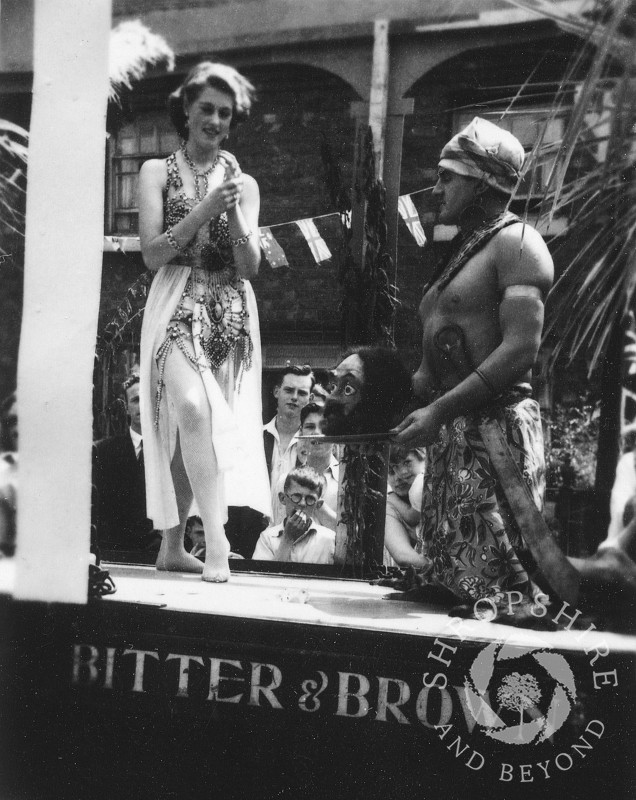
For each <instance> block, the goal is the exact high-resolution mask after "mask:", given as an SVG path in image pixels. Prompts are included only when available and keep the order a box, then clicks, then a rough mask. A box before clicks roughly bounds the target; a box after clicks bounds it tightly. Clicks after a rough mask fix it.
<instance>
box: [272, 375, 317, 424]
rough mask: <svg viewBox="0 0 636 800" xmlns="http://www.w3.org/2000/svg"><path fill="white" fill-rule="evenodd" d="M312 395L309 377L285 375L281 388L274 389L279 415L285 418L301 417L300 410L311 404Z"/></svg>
mask: <svg viewBox="0 0 636 800" xmlns="http://www.w3.org/2000/svg"><path fill="white" fill-rule="evenodd" d="M310 393H311V377H310V376H309V375H289V374H287V375H285V376H284V377H283V381H282V383H281V384H280V386H276V387H275V388H274V397H275V398H276V400H277V404H276V410H277V412H278V414H280V415H281V416H285V417H289V416H295V415H296V414H298V415H300V409H301V408H304V407H305V406H306V405H307V403H308V402H309V395H310Z"/></svg>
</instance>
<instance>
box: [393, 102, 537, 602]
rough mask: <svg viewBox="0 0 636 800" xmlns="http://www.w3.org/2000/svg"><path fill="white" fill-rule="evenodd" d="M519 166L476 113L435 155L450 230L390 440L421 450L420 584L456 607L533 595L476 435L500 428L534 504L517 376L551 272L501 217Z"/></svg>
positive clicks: (528, 402) (532, 343)
mask: <svg viewBox="0 0 636 800" xmlns="http://www.w3.org/2000/svg"><path fill="white" fill-rule="evenodd" d="M523 160H524V151H523V148H522V146H521V144H520V143H519V142H518V140H517V139H516V138H515V137H514V136H512V134H510V133H508V132H507V131H504V130H502V129H500V128H499V127H497V126H496V125H493V124H492V123H490V122H487V121H486V120H483V119H480V118H478V117H476V118H475V119H474V120H473V121H472V122H471V123H470V125H468V126H467V128H465V129H464V130H463V131H462V132H461V133H460V134H458V135H457V136H454V137H453V139H451V141H450V142H449V143H448V144H447V145H446V146H445V147H444V149H443V150H442V154H441V159H440V162H439V179H438V181H437V184H436V186H435V188H434V190H433V194H434V196H435V197H436V198H437V199H438V200H439V217H438V219H439V222H440V223H442V224H446V225H456V226H458V227H459V234H458V236H457V237H456V239H455V240H454V242H453V250H452V252H451V255H450V257H449V260H448V261H447V262H446V263H445V264H443V265H440V267H439V269H438V271H437V273H436V274H435V275H434V276H433V279H432V280H431V282H430V283H429V284H428V286H427V287H425V290H424V297H423V299H422V303H421V305H420V310H419V311H420V317H421V320H422V327H423V340H422V362H421V364H420V367H419V369H418V370H417V372H416V373H415V375H414V376H413V388H414V391H415V393H416V394H417V395H418V397H420V398H421V399H422V400H423V401H424V402H425V403H427V404H426V405H424V406H423V407H422V408H419V409H417V410H416V411H414V412H412V413H411V414H409V415H408V416H407V417H406V418H405V419H404V420H403V421H402V422H401V423H400V424H399V425H398V426H397V427H396V428H395V433H396V436H395V441H396V442H397V443H399V444H408V445H409V446H426V447H427V448H428V450H427V466H426V478H425V485H424V496H423V508H422V511H423V522H424V541H425V546H426V554H427V555H428V556H429V558H431V559H432V562H433V568H432V571H431V574H430V576H429V580H432V581H433V582H435V583H438V584H442V585H444V586H446V587H447V588H448V589H450V590H451V591H452V592H454V593H455V594H456V595H457V596H458V597H460V598H461V599H463V600H464V601H474V600H475V599H479V598H480V597H493V596H497V595H500V596H501V595H502V594H503V593H505V592H506V591H518V592H521V593H522V594H523V595H524V596H526V597H528V596H532V595H533V594H534V592H535V591H536V587H535V586H534V584H533V583H532V580H531V571H532V569H533V568H534V564H533V563H532V559H531V558H530V557H529V553H528V552H527V550H526V547H525V544H524V542H523V539H522V537H521V533H520V531H519V529H518V527H517V526H516V524H515V522H514V519H513V518H512V516H511V514H510V511H509V509H508V506H507V504H506V503H505V502H503V503H502V500H503V494H502V490H501V487H500V485H499V482H498V479H497V475H496V473H495V471H494V469H493V466H492V463H491V461H490V458H489V456H488V453H487V450H486V448H485V446H484V444H483V441H482V439H481V437H480V434H479V428H478V426H479V423H480V422H481V421H483V419H484V418H491V419H492V418H494V419H496V420H498V421H499V422H500V424H501V427H502V429H503V431H505V433H506V436H507V438H508V441H509V443H510V444H511V445H512V450H513V453H514V456H515V459H516V460H517V463H518V464H519V466H520V468H521V470H522V473H523V475H524V478H525V480H526V481H527V483H528V485H529V488H530V489H531V491H532V493H533V497H534V500H535V502H536V504H537V506H538V507H539V508H540V507H541V504H542V493H543V476H544V471H545V468H544V455H543V440H542V435H541V422H540V418H539V408H538V405H537V403H536V402H535V401H534V400H532V399H531V397H530V386H529V384H528V383H527V381H528V380H529V378H530V374H531V369H532V366H533V364H534V362H535V359H536V356H537V352H538V349H539V344H540V340H541V332H542V326H543V304H544V301H545V298H546V295H547V293H548V291H549V290H550V287H551V285H552V280H553V265H552V258H551V257H550V254H549V252H548V249H547V247H546V245H545V243H544V241H543V239H542V238H541V236H540V235H539V233H537V231H536V230H534V229H533V228H531V227H530V226H529V225H527V224H523V223H522V222H521V221H520V220H519V219H518V218H517V217H515V216H514V215H512V214H510V213H509V212H508V211H507V210H506V208H507V204H508V201H509V198H510V195H511V194H512V192H513V191H514V188H515V186H516V184H517V182H518V180H519V175H520V170H521V167H522V165H523Z"/></svg>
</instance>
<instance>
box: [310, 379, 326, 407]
mask: <svg viewBox="0 0 636 800" xmlns="http://www.w3.org/2000/svg"><path fill="white" fill-rule="evenodd" d="M328 399H329V392H328V391H327V390H326V389H325V387H324V386H323V385H322V384H320V383H316V384H315V385H314V388H313V389H312V390H311V402H312V403H315V404H316V405H317V406H320V407H321V408H324V405H325V403H326V402H327V400H328Z"/></svg>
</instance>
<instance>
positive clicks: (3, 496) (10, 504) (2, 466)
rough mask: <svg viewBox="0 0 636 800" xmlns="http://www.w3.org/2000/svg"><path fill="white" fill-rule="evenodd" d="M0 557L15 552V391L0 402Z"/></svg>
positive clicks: (16, 413)
mask: <svg viewBox="0 0 636 800" xmlns="http://www.w3.org/2000/svg"><path fill="white" fill-rule="evenodd" d="M0 437H1V440H0V447H1V450H0V557H2V556H12V555H13V554H14V552H15V533H16V525H15V516H16V507H17V489H18V406H17V399H16V395H15V392H12V393H11V394H10V395H9V396H8V397H7V398H5V399H4V400H3V402H2V404H1V405H0Z"/></svg>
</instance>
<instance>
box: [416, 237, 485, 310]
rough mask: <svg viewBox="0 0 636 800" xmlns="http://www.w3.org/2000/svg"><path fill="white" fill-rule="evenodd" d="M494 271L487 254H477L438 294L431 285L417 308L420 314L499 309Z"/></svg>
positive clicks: (436, 288) (437, 284) (437, 286)
mask: <svg viewBox="0 0 636 800" xmlns="http://www.w3.org/2000/svg"><path fill="white" fill-rule="evenodd" d="M499 297H500V289H499V285H498V279H497V271H496V269H495V266H494V264H493V263H492V260H491V259H490V258H488V254H487V253H478V254H476V255H475V256H474V257H473V258H471V259H470V261H469V262H468V263H467V264H465V266H464V267H463V268H462V269H461V271H460V272H459V273H458V274H457V275H456V276H455V277H454V278H453V280H452V281H451V282H450V283H449V284H448V285H446V286H445V287H444V288H443V289H442V290H441V291H440V290H439V283H434V284H433V285H432V286H431V288H430V289H429V290H428V291H427V292H426V294H425V295H424V296H423V298H422V302H421V304H420V314H422V316H423V317H424V315H426V317H429V316H430V315H431V314H439V315H447V314H471V313H483V312H486V311H492V310H495V309H496V308H497V306H498V305H499Z"/></svg>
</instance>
